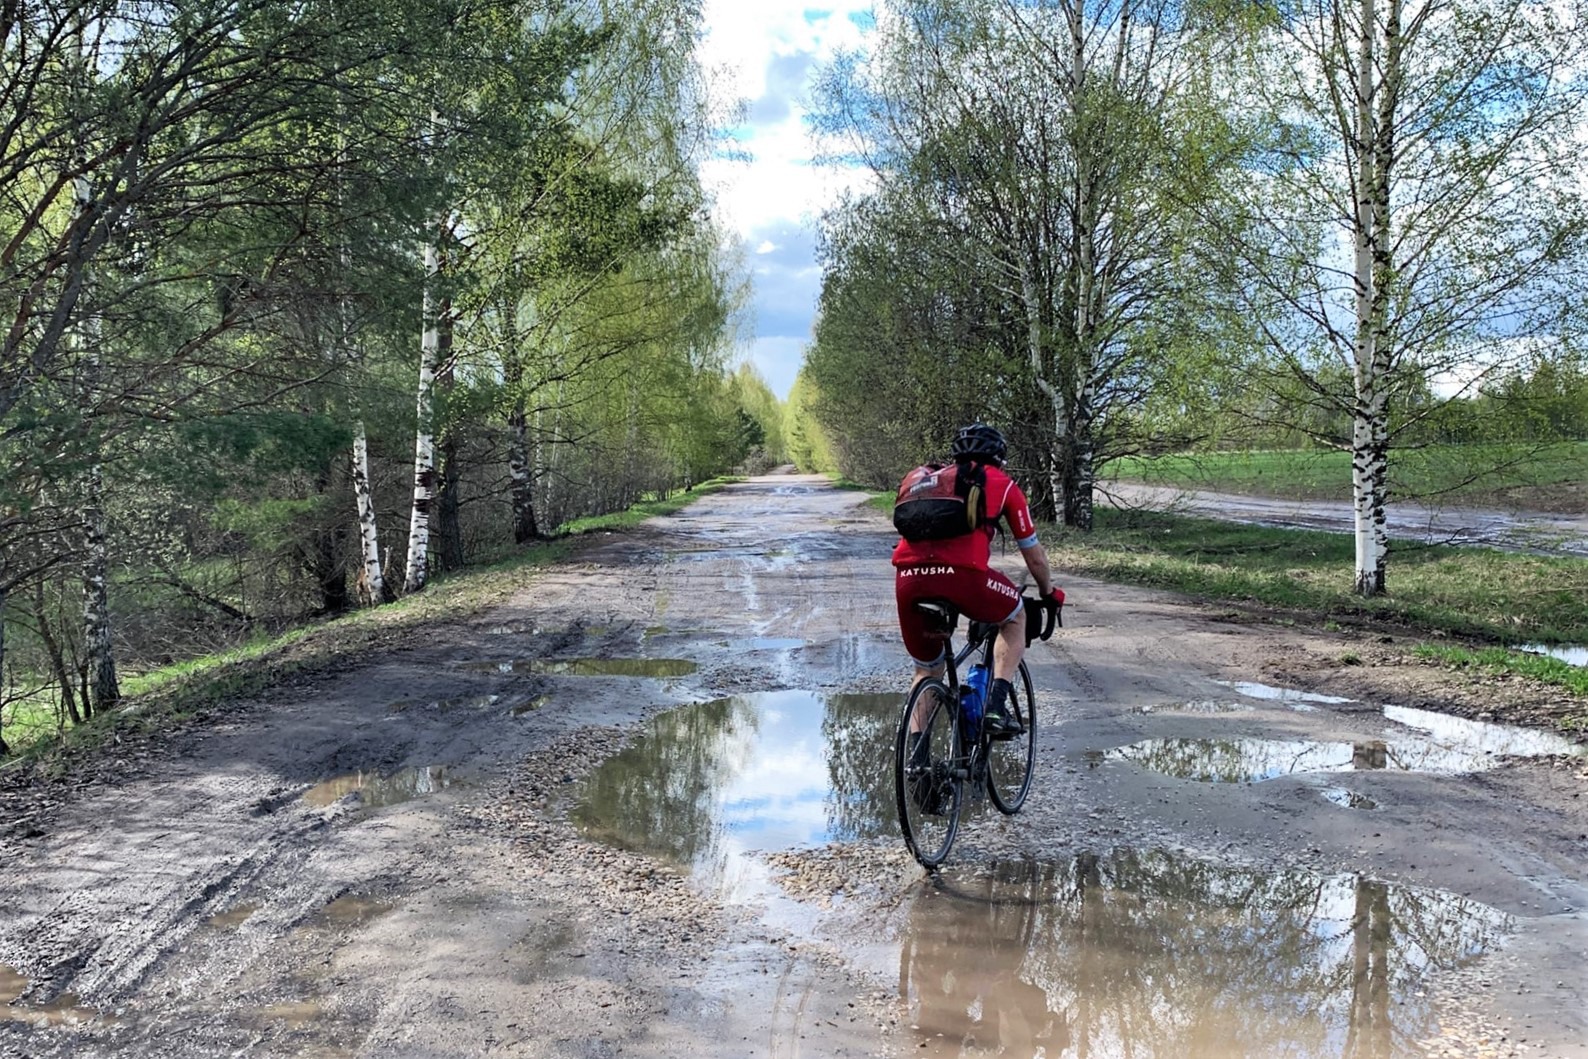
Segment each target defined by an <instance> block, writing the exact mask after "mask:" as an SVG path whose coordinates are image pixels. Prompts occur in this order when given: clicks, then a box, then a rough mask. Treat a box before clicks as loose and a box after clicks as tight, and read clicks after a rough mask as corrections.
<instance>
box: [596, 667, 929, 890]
mask: <svg viewBox="0 0 1588 1059" xmlns="http://www.w3.org/2000/svg"><path fill="white" fill-rule="evenodd" d="M902 706H903V699H902V697H901V696H899V695H897V694H883V695H842V694H822V693H817V692H810V691H779V692H766V693H762V694H757V695H748V696H741V697H736V698H729V699H718V700H715V701H713V702H707V703H702V704H699V705H695V706H686V707H682V708H680V709H676V710H671V711H669V712H667V713H663V714H660V715H658V716H657V717H656V718H654V719H653V720H652V721H651V723H650V724H649V726H648V727H647V728H646V730H645V732H644V734H643V735H642V736H641V737H640V738H639V739H637V740H636V741H635V742H634V743H633V744H632V745H631V746H629V747H628V748H627V749H626V750H624V751H623V752H622V753H619V754H617V755H615V756H613V757H611V758H609V759H608V760H607V761H606V762H605V763H604V764H603V765H602V766H601V767H600V768H599V769H597V770H596V771H595V772H594V773H593V774H592V775H591V776H590V777H589V778H588V779H586V780H585V781H584V783H583V786H582V788H581V790H580V792H579V800H578V804H577V805H576V806H575V808H574V810H573V814H572V815H573V818H574V820H575V821H576V822H577V823H578V824H579V825H580V826H582V827H583V828H585V829H586V830H587V831H588V832H589V833H591V834H593V835H596V836H598V837H600V838H601V839H602V840H603V841H606V842H609V843H612V844H614V845H617V846H621V847H623V848H626V849H635V850H641V851H643V852H646V853H650V854H653V855H655V856H659V857H663V858H665V859H668V860H670V861H672V862H674V863H677V864H680V865H685V866H689V867H691V868H692V869H693V870H694V872H695V874H696V876H697V877H698V878H700V879H702V881H704V882H706V883H707V884H708V885H713V886H715V887H719V888H721V889H722V890H724V891H726V892H729V893H734V892H741V891H745V890H747V889H748V890H752V891H753V890H756V889H759V888H760V887H761V886H762V884H763V882H764V879H765V866H764V863H763V862H762V860H761V858H759V857H752V856H750V853H751V851H755V850H781V849H792V848H797V847H800V846H808V845H815V844H818V843H823V842H827V841H831V840H845V839H857V838H867V837H870V836H872V835H878V834H884V833H886V834H892V833H894V832H895V831H896V830H897V823H896V821H895V820H894V815H893V814H894V809H893V765H892V760H893V739H894V727H895V725H896V724H897V723H898V717H899V710H900V709H901V707H902ZM839 792H843V793H839Z"/></svg>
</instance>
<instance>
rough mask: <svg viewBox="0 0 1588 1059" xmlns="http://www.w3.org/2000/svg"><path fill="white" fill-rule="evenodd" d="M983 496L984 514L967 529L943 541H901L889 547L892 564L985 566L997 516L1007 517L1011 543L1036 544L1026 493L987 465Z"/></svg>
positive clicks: (1008, 478) (998, 470)
mask: <svg viewBox="0 0 1588 1059" xmlns="http://www.w3.org/2000/svg"><path fill="white" fill-rule="evenodd" d="M982 495H983V496H985V497H986V505H987V506H986V513H987V517H986V519H985V520H983V522H982V524H981V525H980V526H978V527H977V528H976V529H974V530H972V531H971V532H969V533H967V534H964V535H963V536H959V537H952V538H950V539H949V540H944V541H913V542H912V541H906V540H901V541H899V543H898V546H897V547H895V548H894V549H893V565H894V566H917V565H920V564H923V563H933V564H941V565H950V566H968V567H971V568H973V569H976V570H985V569H987V563H988V560H989V559H991V558H992V539H993V533H994V532H995V531H996V529H997V526H998V520H999V519H1000V518H1006V519H1008V520H1009V529H1010V530H1011V531H1012V532H1013V533H1014V535H1015V543H1016V544H1018V545H1019V546H1020V547H1021V548H1029V547H1031V546H1032V545H1034V544H1036V543H1037V527H1036V525H1035V524H1034V523H1033V522H1032V521H1031V509H1030V507H1028V506H1027V504H1026V494H1025V493H1022V492H1021V491H1020V487H1019V486H1018V485H1016V484H1015V481H1014V479H1013V478H1010V477H1009V476H1008V475H1007V474H1005V473H1004V472H1003V471H1002V470H1000V469H999V468H997V467H992V466H988V468H987V486H986V489H985V490H984V491H983V494H982Z"/></svg>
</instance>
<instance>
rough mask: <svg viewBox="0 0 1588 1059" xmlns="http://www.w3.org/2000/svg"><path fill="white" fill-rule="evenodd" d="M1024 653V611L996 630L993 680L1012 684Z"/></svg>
mask: <svg viewBox="0 0 1588 1059" xmlns="http://www.w3.org/2000/svg"><path fill="white" fill-rule="evenodd" d="M1025 653H1026V612H1025V610H1024V609H1022V610H1021V611H1020V613H1019V614H1016V615H1015V616H1014V617H1013V618H1012V619H1010V620H1009V621H1006V622H1004V624H1003V625H1001V626H999V628H998V640H997V642H995V643H994V644H993V679H994V680H1007V681H1010V682H1013V681H1014V679H1015V673H1016V671H1018V670H1019V668H1020V659H1022V658H1024V657H1025Z"/></svg>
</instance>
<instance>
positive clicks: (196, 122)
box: [0, 0, 783, 695]
mask: <svg viewBox="0 0 1588 1059" xmlns="http://www.w3.org/2000/svg"><path fill="white" fill-rule="evenodd" d="M11 14H13V15H15V16H16V17H15V18H14V19H12V20H11V21H9V22H8V23H7V32H6V33H5V34H4V39H3V40H0V49H4V55H5V58H6V60H7V64H6V74H7V78H8V81H7V83H8V84H9V85H11V86H12V88H13V91H11V92H9V93H8V94H7V95H6V96H5V98H6V99H7V100H9V103H7V104H6V106H8V107H9V108H10V110H8V111H6V113H5V114H3V115H0V117H3V118H4V124H5V125H6V127H7V128H8V129H11V130H12V132H13V134H12V135H10V136H8V137H7V138H6V139H5V142H4V143H3V144H0V173H4V174H5V175H6V179H5V180H4V181H0V183H3V184H4V187H5V193H4V194H3V195H0V222H3V223H4V225H5V226H6V230H7V241H8V245H9V250H8V254H9V256H8V266H7V270H6V272H5V275H4V276H3V277H0V320H3V321H4V323H5V327H3V328H0V333H3V334H4V335H5V336H6V337H5V338H4V340H3V342H0V460H3V461H4V463H5V465H6V468H7V473H6V474H5V475H3V476H0V589H4V590H9V591H10V592H11V597H10V598H11V600H12V605H11V606H10V607H8V609H7V611H6V614H5V617H6V618H9V619H11V620H10V621H9V623H8V624H7V626H6V629H5V631H6V632H7V633H9V634H10V635H9V636H8V638H7V639H6V640H5V641H4V642H5V645H6V647H7V651H8V654H7V656H6V657H5V658H3V659H0V666H4V668H5V671H6V672H7V673H8V674H13V673H14V674H16V675H17V676H19V677H22V678H25V679H27V680H30V681H34V682H35V683H39V684H42V685H48V688H49V691H50V693H54V694H57V695H64V691H63V690H62V689H60V688H59V687H57V686H55V681H54V677H53V676H52V675H51V667H50V666H49V665H48V664H47V661H48V660H47V659H46V658H45V655H46V654H47V652H46V651H44V649H43V647H42V641H41V639H40V638H39V635H38V633H37V632H36V630H33V629H30V628H28V627H27V626H25V625H19V624H18V623H17V605H16V601H17V600H18V599H29V605H30V606H31V599H30V596H31V589H32V588H34V587H35V586H39V585H43V586H45V587H47V588H49V589H50V592H51V593H52V594H51V595H50V596H49V598H48V599H46V600H45V603H44V604H43V605H42V606H43V608H44V611H45V614H46V617H47V619H48V621H49V623H50V625H51V628H52V629H53V630H54V632H55V633H56V635H57V639H58V640H59V641H60V642H61V644H62V645H63V653H64V654H65V655H66V656H68V657H66V658H65V661H66V662H67V663H68V668H70V667H71V666H72V665H75V664H76V655H75V654H74V652H79V651H80V649H81V636H80V633H79V630H78V628H77V626H78V624H79V623H80V622H81V620H82V619H81V616H80V615H81V609H82V604H81V592H80V590H79V589H78V588H77V586H76V585H74V584H71V583H70V582H71V581H72V577H70V576H66V575H64V574H63V573H62V571H64V570H72V571H76V570H80V569H82V568H83V564H84V560H85V555H84V544H83V541H84V535H83V532H82V515H83V513H84V511H85V509H86V508H88V507H90V506H93V507H95V508H102V509H103V510H104V512H105V515H106V521H107V525H108V541H109V547H108V550H107V551H108V554H107V555H106V557H105V560H106V562H107V563H108V565H109V570H110V574H111V585H112V590H111V600H110V608H111V611H112V613H113V615H114V619H113V626H114V629H115V633H116V639H115V642H116V644H117V645H118V648H119V649H120V650H121V651H122V653H123V658H122V661H123V666H122V668H123V669H125V670H127V671H132V672H136V671H138V670H141V669H144V668H146V667H147V666H148V665H149V664H150V663H151V662H153V661H155V660H158V659H167V658H171V657H176V658H180V657H182V656H184V655H186V654H189V653H205V652H207V651H208V650H209V649H210V648H211V647H214V646H217V645H225V644H230V645H234V646H235V645H237V644H240V643H244V642H247V641H248V639H249V638H250V637H252V636H254V635H256V634H258V632H259V630H261V629H266V628H268V629H280V628H282V627H284V626H286V625H290V624H291V623H292V622H295V621H300V620H303V619H304V618H305V617H306V616H310V615H318V614H321V613H325V612H334V611H337V610H339V609H342V608H344V607H347V606H349V605H351V602H352V601H351V593H350V581H351V580H352V575H353V571H355V570H362V566H361V564H360V563H359V562H358V560H359V559H360V558H361V557H362V553H361V549H360V548H359V544H360V540H359V536H358V530H359V528H360V527H359V526H358V525H357V524H356V523H355V522H354V515H355V512H356V511H357V510H358V505H357V504H356V503H355V497H354V471H353V466H352V460H351V459H350V455H351V452H350V450H351V447H352V441H353V438H354V437H355V435H359V436H362V437H363V438H365V439H366V440H367V445H368V455H369V459H368V467H367V468H363V467H361V468H360V472H361V473H362V472H363V471H364V470H366V469H367V471H368V479H367V484H368V491H367V496H368V498H369V500H370V501H371V504H372V510H373V517H374V519H375V521H376V523H377V529H376V540H375V541H374V545H375V549H376V551H377V552H378V553H379V555H380V556H382V557H389V556H393V555H395V556H397V557H398V558H397V561H398V562H400V561H401V555H402V553H403V551H404V549H403V547H402V544H403V542H402V536H403V534H404V533H405V531H406V528H407V525H408V521H409V509H410V504H411V497H412V494H413V482H414V469H413V467H414V464H413V460H414V452H415V430H416V427H417V426H419V424H418V423H417V416H416V402H415V390H414V386H415V378H416V376H417V371H416V366H417V357H418V353H419V349H418V342H417V332H418V329H419V328H418V323H419V321H420V316H421V298H422V294H428V295H430V296H432V297H434V298H435V299H436V300H437V302H438V303H439V305H440V306H442V307H443V309H444V313H445V321H444V326H443V327H441V328H440V330H441V332H443V334H442V343H443V345H444V347H445V349H446V357H445V358H444V363H442V364H441V365H439V367H440V371H439V374H438V377H437V383H436V386H437V393H436V395H435V400H434V402H433V407H434V419H435V423H434V426H435V428H436V433H437V450H438V452H439V454H440V458H439V461H438V463H439V466H438V468H437V470H438V479H439V481H438V485H439V486H440V490H439V492H440V497H439V498H438V501H437V503H436V505H435V507H434V517H435V520H436V525H437V530H436V538H437V540H441V539H443V538H445V539H447V540H448V541H449V542H450V543H452V544H455V545H456V548H457V553H458V554H460V555H461V556H462V559H463V561H465V562H466V561H477V560H478V559H479V558H481V557H483V556H489V555H499V554H502V553H503V552H505V551H506V550H508V548H509V547H510V546H511V545H510V543H509V542H512V541H513V540H514V539H515V537H516V536H517V534H516V532H515V526H514V525H513V519H514V517H515V512H514V510H513V507H512V503H511V499H517V498H516V497H514V498H511V499H510V498H509V497H508V496H507V495H505V493H506V491H505V490H504V486H503V483H504V482H505V481H507V480H509V478H510V477H511V476H510V473H509V472H510V468H511V467H512V465H513V464H514V457H515V456H522V457H523V458H522V460H521V461H520V466H521V467H525V468H527V469H528V475H529V477H530V478H531V479H532V486H531V489H532V492H533V494H534V495H533V502H534V506H535V508H536V509H538V511H539V514H540V517H541V526H544V527H552V526H557V525H559V524H561V523H564V522H567V521H569V520H571V519H574V518H577V517H580V516H584V515H601V514H604V513H608V512H612V511H614V510H621V509H623V508H625V507H626V506H627V505H628V504H629V503H631V502H632V501H634V500H635V499H637V498H639V497H641V496H648V495H655V494H660V495H664V496H671V495H672V494H673V493H674V491H675V490H678V489H680V488H682V487H685V486H688V485H690V484H692V483H699V482H702V481H704V480H706V479H708V478H710V477H711V476H712V475H714V474H718V473H721V472H723V471H725V470H727V469H729V468H731V467H733V466H734V465H736V464H738V463H739V462H741V461H743V460H744V459H745V458H746V456H747V454H748V452H749V450H750V448H751V446H752V445H754V444H761V445H764V446H765V448H766V450H767V451H768V452H769V453H771V454H772V455H775V456H778V457H779V458H780V457H781V452H780V449H781V439H782V435H783V429H782V420H781V408H780V407H779V405H778V402H777V401H776V400H775V399H774V398H773V397H772V395H771V394H770V392H768V391H767V390H766V387H765V384H764V383H762V382H761V381H760V380H758V379H755V378H753V377H752V376H749V375H745V376H744V377H742V378H740V377H736V376H735V374H734V373H733V372H732V371H731V370H730V369H729V367H728V364H729V361H730V359H731V351H732V341H733V336H734V334H735V333H736V328H735V327H734V325H733V316H734V313H735V312H736V311H737V307H738V304H739V303H740V301H741V300H742V291H741V289H740V283H739V279H738V277H737V274H736V273H735V265H734V263H733V262H732V261H731V260H730V259H728V258H726V257H725V256H724V252H723V250H722V247H723V246H724V245H725V244H724V241H723V240H722V239H721V237H720V233H718V232H717V231H716V230H715V229H714V228H713V227H712V226H711V223H710V221H709V219H708V211H707V205H708V203H707V200H706V197H705V195H704V193H703V192H702V190H701V187H700V181H699V176H698V167H699V164H700V162H701V161H702V160H703V159H704V158H705V157H706V156H707V151H708V150H709V141H710V137H711V136H712V134H713V132H712V130H713V125H712V124H711V122H710V121H709V114H708V110H707V106H706V95H705V92H704V81H703V78H702V76H701V73H700V71H699V69H698V68H697V66H696V60H695V54H694V50H695V44H696V42H697V40H698V37H699V32H700V12H699V10H698V6H697V5H695V4H693V3H691V2H689V0H638V2H636V3H632V4H625V5H619V6H613V5H606V4H572V5H569V4H560V3H553V4H544V3H540V2H539V0H489V2H487V3H483V4H465V5H458V4H454V3H435V2H431V0H338V2H337V3H330V2H328V0H311V2H309V3H307V4H293V3H287V2H285V0H257V2H249V3H245V4H216V3H212V2H210V0H155V2H153V3H149V4H144V5H138V6H136V10H134V8H132V7H128V6H127V5H108V6H107V5H96V4H92V3H79V2H77V0H66V2H65V3H62V4H53V5H39V4H30V5H22V6H21V7H18V8H17V10H16V11H14V12H11ZM95 48H99V51H98V52H97V53H96V52H94V49H95ZM0 109H3V108H0ZM84 160H86V168H85V161H84ZM79 172H81V175H82V176H83V178H84V179H85V180H86V181H87V185H88V190H89V191H90V193H91V194H92V197H93V200H94V203H95V209H93V210H86V211H85V210H83V209H81V208H80V207H79V206H78V205H77V204H76V203H75V202H74V199H73V194H74V190H75V187H74V185H73V183H72V181H70V180H67V181H62V180H60V179H59V177H60V176H61V175H62V174H77V173H79ZM13 237H14V238H13ZM427 247H435V248H437V249H439V250H440V252H441V256H442V263H441V274H440V275H439V276H438V277H432V278H431V279H430V280H429V281H428V283H427V277H426V276H425V267H424V263H423V254H424V251H425V249H426V248H427ZM425 425H426V426H429V425H430V424H425ZM515 445H516V447H517V451H515ZM91 483H92V485H91ZM90 494H92V496H90ZM90 499H92V501H93V503H92V505H90V503H89V501H90ZM542 532H543V531H542ZM529 536H531V537H532V536H534V533H533V532H532V533H531V534H529ZM436 551H437V561H438V562H440V561H442V558H443V556H444V555H446V554H449V553H443V551H442V549H441V548H440V547H439V546H438V547H437V549H436ZM386 573H387V576H388V577H389V576H390V575H391V573H392V571H390V570H387V571H386ZM57 588H59V589H60V591H56V589H57ZM23 593H28V595H26V596H24V595H23Z"/></svg>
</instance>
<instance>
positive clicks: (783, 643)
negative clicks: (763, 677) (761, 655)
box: [714, 636, 810, 651]
mask: <svg viewBox="0 0 1588 1059" xmlns="http://www.w3.org/2000/svg"><path fill="white" fill-rule="evenodd" d="M809 643H810V641H809V640H800V639H796V638H794V637H783V638H779V637H776V636H746V637H744V638H742V639H738V640H718V641H716V643H715V644H714V646H716V647H726V648H728V649H729V650H730V651H792V650H794V649H795V648H799V647H805V646H807V645H808V644H809Z"/></svg>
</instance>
